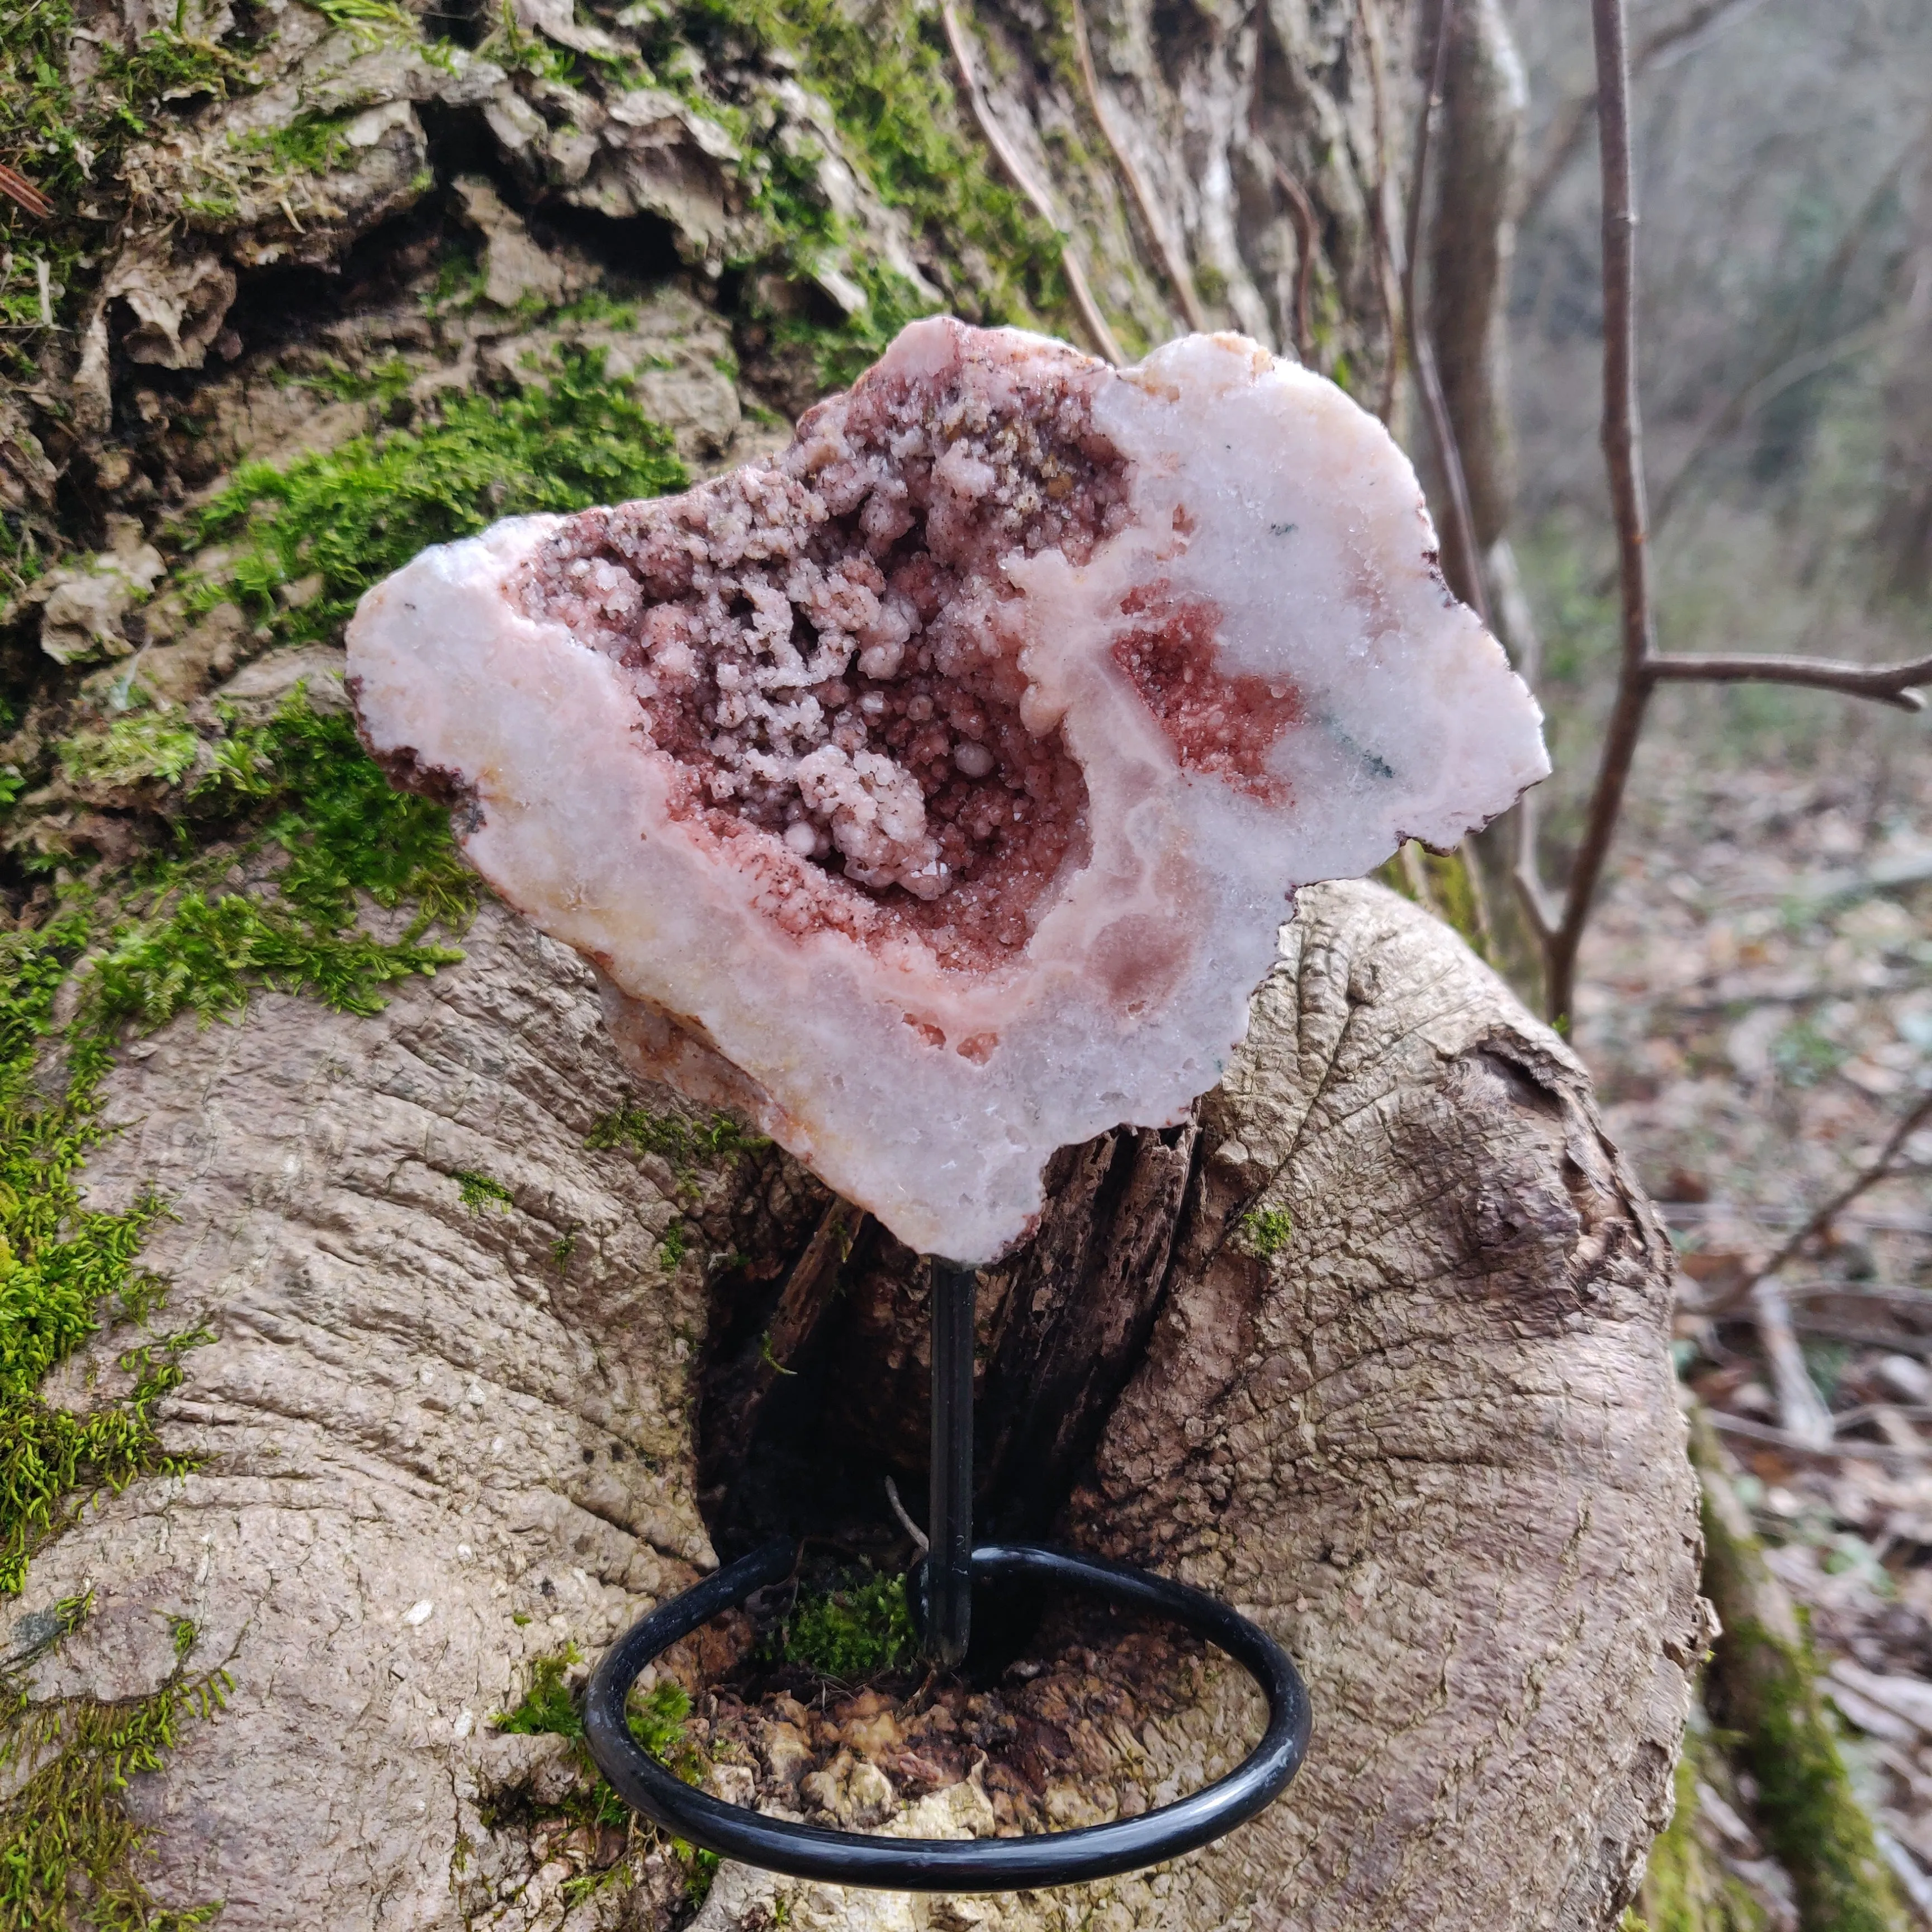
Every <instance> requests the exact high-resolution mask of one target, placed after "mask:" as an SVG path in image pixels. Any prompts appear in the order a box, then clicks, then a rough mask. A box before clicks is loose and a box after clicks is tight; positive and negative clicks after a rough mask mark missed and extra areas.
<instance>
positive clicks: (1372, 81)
mask: <svg viewBox="0 0 1932 1932" xmlns="http://www.w3.org/2000/svg"><path fill="white" fill-rule="evenodd" d="M1355 20H1356V23H1357V24H1358V26H1360V27H1361V30H1362V43H1363V45H1364V47H1365V48H1366V49H1367V52H1368V62H1369V98H1370V104H1371V107H1372V108H1373V125H1374V130H1375V142H1376V178H1375V185H1374V187H1373V190H1372V192H1373V197H1374V198H1373V202H1372V204H1371V205H1372V206H1373V209H1374V214H1375V219H1374V223H1373V226H1374V230H1375V240H1376V290H1377V293H1379V295H1380V296H1381V297H1382V320H1383V322H1384V323H1385V325H1386V326H1387V327H1388V354H1387V355H1386V356H1385V357H1384V358H1383V362H1382V393H1381V395H1379V397H1378V398H1376V415H1377V416H1379V417H1380V418H1381V419H1382V421H1383V422H1392V421H1393V420H1394V416H1395V395H1396V386H1397V383H1399V382H1400V380H1401V379H1402V323H1401V305H1400V298H1399V296H1397V292H1396V285H1397V281H1398V279H1399V275H1400V271H1399V270H1398V269H1397V266H1396V260H1395V229H1394V224H1393V223H1391V221H1390V220H1389V207H1388V191H1389V157H1388V86H1387V83H1386V81H1385V78H1384V75H1383V65H1384V63H1383V60H1382V28H1381V26H1380V25H1379V23H1378V22H1377V20H1376V11H1375V9H1374V7H1372V6H1371V5H1370V4H1369V0H1355Z"/></svg>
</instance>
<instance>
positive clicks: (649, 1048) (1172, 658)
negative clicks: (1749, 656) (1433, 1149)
mask: <svg viewBox="0 0 1932 1932" xmlns="http://www.w3.org/2000/svg"><path fill="white" fill-rule="evenodd" d="M349 649H350V676H351V680H352V688H353V690H354V691H355V694H356V703H357V707H358V711H359V717H360V719H361V722H362V730H363V732H364V734H365V737H366V739H367V740H368V743H369V744H370V745H371V748H372V749H373V750H374V751H375V753H376V754H377V755H378V756H379V757H382V758H383V759H384V760H386V762H387V763H389V766H390V768H391V769H392V771H394V772H396V773H397V774H398V775H399V777H401V778H402V779H403V780H404V781H406V782H410V783H413V784H417V785H419V786H421V787H425V788H426V789H428V790H431V791H432V792H433V793H435V794H436V795H438V796H449V797H450V798H451V799H453V800H455V801H457V802H458V803H459V806H460V809H459V811H458V817H457V826H458V833H459V835H460V838H461V841H462V844H463V850H465V852H466V853H467V855H468V856H469V859H470V860H471V861H472V863H474V864H475V866H476V867H477V868H478V871H481V873H482V874H483V875H484V877H486V878H487V880H489V881H490V883H491V884H492V885H493V886H495V887H496V889H497V890H498V891H499V892H500V893H502V895H503V896H504V897H505V898H506V899H507V900H508V901H510V903H511V904H513V905H515V906H517V907H520V909H521V910H523V911H524V912H526V913H528V914H529V916H530V917H531V918H532V919H535V921H536V922H537V923H538V925H539V926H541V927H542V928H543V929H544V931H545V932H549V933H550V934H552V935H554V936H555V937H556V938H559V939H560V940H562V941H565V942H567V943H568V944H570V945H571V946H573V947H575V948H576V949H577V950H578V951H579V952H580V953H583V955H584V956H586V958H587V959H590V960H591V961H592V962H594V963H595V965H596V966H597V968H598V970H599V971H600V972H601V974H603V975H604V979H605V980H606V983H607V988H608V989H609V994H608V999H607V1005H608V1007H609V1009H610V1013H611V1017H612V1020H613V1027H614V1029H615V1031H616V1035H617V1037H618V1039H619V1043H620V1044H622V1046H623V1047H624V1049H625V1051H626V1052H628V1054H629V1055H631V1058H633V1060H634V1061H635V1063H636V1064H637V1065H638V1066H639V1067H640V1068H641V1069H643V1070H646V1071H647V1072H649V1073H651V1074H652V1076H654V1077H657V1078H661V1079H668V1080H669V1081H670V1082H672V1084H673V1085H676V1086H678V1087H679V1088H682V1090H683V1091H685V1092H686V1093H687V1094H690V1095H691V1096H692V1097H694V1098H695V1099H697V1100H700V1101H701V1102H703V1103H706V1104H724V1105H729V1106H734V1107H736V1108H737V1109H740V1110H742V1111H745V1112H748V1113H750V1114H751V1115H753V1116H754V1118H755V1119H756V1120H757V1123H758V1124H759V1125H760V1127H762V1128H763V1130H764V1131H766V1133H770V1134H771V1135H772V1136H774V1138H775V1139H777V1140H778V1141H779V1142H781V1143H782V1144H783V1145H784V1146H786V1147H787V1148H790V1150H791V1151H793V1153H794V1154H797V1155H798V1156H799V1157H800V1158H801V1159H802V1160H804V1161H805V1162H806V1163H808V1164H809V1165H810V1166H811V1167H812V1168H813V1169H814V1170H815V1171H816V1172H817V1173H818V1174H819V1175H820V1176H821V1177H822V1178H823V1179H824V1180H826V1181H827V1182H829V1184H831V1185H832V1187H835V1188H836V1189H837V1190H838V1191H839V1192H840V1193H841V1194H844V1195H845V1196H847V1197H848V1198H850V1199H852V1200H853V1201H856V1202H858V1203H859V1204H860V1205H862V1206H863V1207H865V1208H868V1209H869V1210H870V1211H871V1212H872V1213H874V1214H876V1215H877V1217H879V1218H880V1220H881V1221H883V1223H885V1224H886V1226H887V1227H889V1229H892V1232H894V1233H895V1234H896V1235H898V1237H899V1238H901V1240H903V1241H906V1242H907V1243H908V1244H910V1245H911V1246H912V1247H915V1248H916V1249H919V1250H923V1251H928V1252H932V1253H941V1254H944V1255H947V1256H950V1257H952V1258H953V1259H956V1260H961V1261H984V1260H989V1259H992V1258H994V1257H995V1256H998V1254H1000V1253H1002V1252H1003V1251H1004V1250H1006V1249H1007V1248H1008V1247H1010V1246H1011V1245H1012V1244H1013V1243H1014V1242H1015V1241H1017V1240H1019V1238H1022V1236H1023V1235H1025V1233H1026V1232H1027V1231H1028V1228H1029V1227H1030V1226H1031V1223H1032V1221H1033V1220H1034V1217H1035V1216H1036V1215H1037V1213H1038V1211H1039V1210H1040V1204H1041V1199H1042V1193H1041V1178H1040V1177H1041V1172H1042V1169H1043V1167H1044V1166H1045V1164H1046V1160H1047V1159H1048V1157H1049V1155H1051V1154H1052V1153H1053V1151H1055V1149H1056V1148H1060V1147H1062V1146H1064V1145H1068V1144H1070V1143H1071V1142H1078V1141H1081V1140H1083V1139H1087V1138H1088V1136H1091V1135H1093V1134H1094V1133H1099V1132H1100V1131H1102V1130H1104V1129H1106V1128H1108V1127H1114V1126H1116V1125H1118V1124H1121V1123H1123V1122H1131V1123H1134V1124H1139V1125H1142V1126H1148V1127H1152V1126H1160V1125H1165V1124H1170V1123H1172V1122H1173V1121H1175V1120H1177V1119H1178V1118H1180V1117H1181V1115H1182V1114H1183V1113H1184V1112H1185V1110H1186V1109H1187V1106H1189V1104H1190V1102H1192V1101H1193V1100H1194V1099H1195V1097H1196V1096H1197V1095H1199V1094H1201V1093H1202V1092H1203V1091H1205V1090H1206V1089H1207V1088H1209V1087H1211V1086H1212V1085H1214V1082H1215V1081H1216V1079H1217V1078H1218V1076H1219V1075H1220V1070H1221V1068H1222V1067H1223V1064H1224V1062H1225V1061H1226V1056H1227V1055H1228V1052H1229V1049H1231V1048H1232V1046H1234V1045H1235V1043H1236V1042H1237V1041H1238V1040H1240V1039H1241V1036H1242V1034H1243V1033H1244V1031H1245V1028H1246V1025H1247V1004H1248V1000H1249V997H1250V994H1251V993H1252V992H1253V989H1254V988H1255V986H1256V985H1257V984H1258V983H1259V981H1260V980H1261V979H1262V976H1263V975H1264V974H1265V973H1266V971H1268V967H1269V965H1270V963H1271V961H1272V960H1273V959H1274V953H1275V948H1276V944H1277V939H1276V935H1277V929H1278V928H1279V927H1280V924H1281V922H1282V920H1283V918H1284V917H1285V916H1286V913H1287V912H1288V910H1289V898H1290V896H1291V895H1292V889H1293V888H1294V887H1295V886H1297V885H1298V884H1304V883H1310V882H1311V881H1313V880H1318V879H1327V878H1333V877H1341V876H1344V875H1347V874H1355V873H1359V872H1362V871H1367V870H1368V869H1369V868H1371V867H1373V866H1374V865H1377V864H1379V862H1381V861H1382V859H1385V858H1386V857H1387V856H1388V855H1389V853H1391V852H1392V851H1393V850H1394V849H1395V847H1397V844H1398V843H1399V842H1400V841H1401V840H1402V839H1403V838H1405V837H1415V838H1421V839H1423V840H1424V841H1427V843H1429V844H1433V845H1437V846H1449V845H1453V844H1455V843H1456V842H1457V840H1459V839H1460V838H1461V837H1462V836H1463V834H1464V833H1465V832H1466V831H1468V830H1469V829H1470V828H1472V826H1479V825H1481V824H1482V823H1484V821H1485V820H1487V819H1489V818H1490V817H1493V816H1494V815H1495V814H1496V813H1498V812H1499V811H1502V810H1504V809H1505V808H1506V807H1507V806H1508V805H1510V804H1511V802H1512V801H1514V799H1515V798H1516V797H1517V794H1518V793H1520V791H1521V790H1523V788H1524V787H1526V786H1527V785H1530V784H1534V783H1535V782H1536V781H1537V780H1538V779H1539V778H1542V777H1544V775H1546V774H1547V772H1548V769H1549V765H1548V761H1547V759H1546V757H1545V756H1544V749H1543V744H1542V739H1541V729H1540V727H1541V718H1540V715H1539V713H1538V709H1537V707H1536V705H1535V701H1534V700H1532V697H1530V695H1529V692H1528V691H1526V690H1525V688H1523V685H1522V684H1521V683H1520V681H1519V680H1518V679H1517V678H1516V676H1514V673H1512V672H1511V670H1510V668H1509V666H1508V663H1507V662H1506V661H1505V658H1504V655H1503V653H1502V650H1501V649H1500V648H1499V646H1497V644H1496V642H1495V640H1493V638H1491V637H1490V636H1489V635H1488V634H1487V632H1486V631H1484V628H1483V627H1482V625H1481V623H1480V622H1478V619H1476V617H1475V615H1474V614H1473V613H1472V612H1470V611H1469V610H1467V609H1466V608H1465V607H1463V606H1462V605H1461V604H1458V603H1457V601H1455V599H1454V598H1453V597H1451V595H1449V593H1448V591H1447V589H1445V586H1444V583H1443V580H1442V574H1441V572H1440V571H1439V569H1438V568H1437V567H1436V540H1435V536H1434V534H1433V531H1432V529H1431V528H1430V523H1429V518H1428V514H1427V511H1426V509H1425V508H1424V503H1423V500H1422V495H1421V490H1420V489H1419V488H1418V485H1417V483H1416V480H1415V474H1414V472H1413V471H1412V469H1410V467H1409V463H1408V462H1407V461H1406V459H1405V458H1403V455H1402V454H1401V452H1400V451H1399V450H1398V449H1397V447H1396V446H1395V444H1394V442H1393V441H1391V439H1390V437H1389V436H1388V433H1387V432H1386V431H1385V430H1384V429H1383V428H1382V425H1380V424H1379V423H1378V422H1376V420H1375V419H1373V417H1371V416H1368V415H1367V414H1365V413H1364V412H1363V411H1362V410H1361V409H1359V408H1358V407H1356V405H1355V404H1354V403H1352V402H1351V401H1349V398H1347V397H1346V395H1343V392H1341V391H1340V389H1337V388H1336V387H1335V386H1334V385H1333V384H1332V383H1328V382H1326V381H1325V380H1322V378H1321V377H1317V376H1315V375H1313V374H1310V373H1309V372H1308V371H1306V370H1304V369H1302V368H1299V367H1297V366H1295V365H1292V364H1286V363H1281V362H1275V361H1274V360H1273V359H1271V357H1270V356H1268V354H1267V353H1266V352H1265V351H1264V350H1261V349H1260V348H1259V347H1256V345H1255V344H1253V343H1252V342H1250V341H1246V340H1245V339H1244V338H1239V337H1235V336H1228V335H1217V336H1192V337H1189V338H1186V339H1185V340H1184V341H1179V342H1176V343H1174V344H1170V345H1169V347H1166V348H1165V349H1163V350H1160V351H1159V352H1157V353H1156V354H1154V356H1150V357H1149V358H1148V360H1147V361H1146V362H1145V363H1144V364H1142V365H1141V366H1140V367H1139V368H1136V369H1132V370H1127V371H1121V372H1118V373H1117V372H1115V371H1112V370H1110V369H1109V368H1106V366H1105V365H1102V364H1100V363H1097V362H1092V361H1091V360H1090V359H1088V358H1086V357H1085V356H1079V355H1077V354H1076V353H1074V352H1073V351H1072V350H1069V349H1067V348H1066V347H1064V346H1063V345H1061V344H1057V343H1049V342H1046V341H1041V340H1040V339H1039V338H1034V337H1031V336H1027V335H1020V334H1018V333H1016V332H1013V331H1010V330H979V329H968V328H967V327H966V326H964V325H962V324H961V323H956V322H953V321H950V320H944V319H938V320H931V321H927V322H922V323H915V324H913V326H911V327H910V328H909V329H907V330H906V331H905V332H904V333H903V334H902V335H901V336H900V337H899V338H898V341H896V342H895V344H893V346H892V348H891V350H889V352H888V353H887V354H886V357H885V358H884V359H883V361H882V362H880V364H879V365H877V367H876V368H874V369H873V370H871V371H868V374H866V376H865V377H863V378H862V380H861V381H860V382H859V384H858V385H857V386H856V387H855V389H853V391H852V392H851V393H850V395H847V396H844V397H839V398H834V399H832V401H830V402H829V403H826V404H821V405H820V406H819V407H818V408H817V409H815V410H813V411H812V412H811V413H809V414H808V416H806V418H805V419H804V421H803V422H802V423H801V424H800V425H799V432H798V436H797V439H796V441H795V442H794V443H793V446H792V447H791V448H790V449H789V450H787V451H786V452H784V454H783V455H781V456H780V457H778V458H775V459H774V460H772V461H770V462H769V463H762V464H758V465H754V466H751V467H750V468H749V469H745V470H742V471H739V472H736V473H735V474H734V475H731V476H728V477H725V478H721V479H719V480H718V481H716V482H714V483H711V484H705V485H703V486H702V487H700V488H699V489H697V490H692V491H690V492H688V493H687V494H686V495H685V496H682V497H679V498H674V499H662V500H660V501H658V502H648V503H640V504H631V505H623V506H621V507H620V508H616V509H615V510H610V511H586V512H584V513H583V514H582V515H581V516H579V517H570V518H561V517H526V518H521V519H517V520H511V521H509V522H507V523H499V524H498V525H497V526H496V527H495V528H494V529H490V530H489V531H487V532H484V534H483V535H481V536H480V537H477V538H473V539H472V540H471V541H468V542H465V543H459V544H449V545H446V546H445V547H441V548H439V549H436V550H428V551H426V552H425V553H424V554H423V555H422V556H419V558H417V559H416V561H415V562H413V563H412V564H410V565H409V566H408V567H407V568H406V569H404V570H402V571H398V573H397V574H395V576H393V577H390V578H389V580H387V581H386V582H385V583H382V584H380V585H378V586H377V587H376V588H375V589H374V590H372V591H371V592H369V594H368V596H367V597H365V598H364V599H363V601H362V607H361V609H360V610H359V611H358V613H357V614H356V620H355V622H354V623H353V625H352V626H351V627H350V637H349Z"/></svg>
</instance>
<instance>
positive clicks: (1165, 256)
mask: <svg viewBox="0 0 1932 1932" xmlns="http://www.w3.org/2000/svg"><path fill="white" fill-rule="evenodd" d="M1073 47H1074V51H1075V52H1076V54H1077V55H1079V63H1080V81H1081V85H1082V86H1083V87H1085V89H1086V90H1087V105H1088V107H1089V108H1090V109H1091V110H1092V113H1093V115H1094V119H1095V121H1097V122H1098V123H1099V124H1100V133H1101V135H1102V136H1103V138H1104V139H1105V140H1106V143H1107V146H1108V149H1109V151H1110V152H1111V153H1112V155H1113V157H1114V165H1115V166H1116V167H1117V168H1118V169H1120V171H1121V179H1122V180H1123V181H1125V182H1126V183H1127V192H1128V193H1130V194H1131V195H1132V196H1133V199H1134V205H1135V207H1136V208H1138V209H1139V211H1140V217H1141V225H1142V227H1144V228H1145V229H1146V230H1147V232H1148V238H1149V239H1150V240H1151V241H1152V242H1153V243H1154V248H1155V251H1156V252H1157V253H1158V254H1159V255H1160V263H1161V266H1162V268H1163V269H1165V270H1166V273H1167V279H1168V281H1169V284H1171V285H1172V288H1173V290H1174V293H1175V300H1176V301H1178V302H1179V303H1180V304H1181V314H1182V315H1183V316H1184V317H1185V318H1186V319H1187V326H1188V327H1189V328H1190V329H1194V330H1196V331H1197V332H1199V331H1202V330H1205V329H1206V328H1207V327H1208V314H1207V311H1205V309H1204V308H1202V306H1201V298H1200V296H1199V294H1198V293H1196V290H1195V287H1194V275H1193V271H1192V270H1191V269H1190V268H1189V267H1188V266H1187V257H1186V255H1184V254H1183V253H1182V252H1181V247H1180V245H1179V244H1178V242H1176V241H1175V239H1174V235H1173V231H1172V229H1170V228H1169V226H1168V223H1167V220H1166V211H1164V210H1158V209H1157V207H1156V205H1155V202H1154V190H1152V189H1151V188H1150V187H1148V183H1147V178H1146V177H1145V175H1143V174H1142V172H1141V171H1140V167H1139V163H1137V162H1136V160H1134V157H1133V155H1132V154H1130V153H1129V152H1128V151H1127V148H1126V147H1125V145H1124V144H1123V143H1122V142H1121V138H1120V136H1118V134H1117V133H1115V131H1114V119H1113V116H1112V114H1111V113H1109V111H1108V110H1107V107H1106V103H1105V101H1104V100H1103V97H1102V95H1101V92H1100V75H1099V74H1098V73H1097V71H1096V70H1095V68H1094V49H1093V48H1092V46H1091V44H1090V43H1088V38H1087V13H1086V9H1085V7H1082V5H1081V4H1080V0H1073ZM1115 361H1116V362H1118V361H1119V357H1118V356H1116V357H1115Z"/></svg>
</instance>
